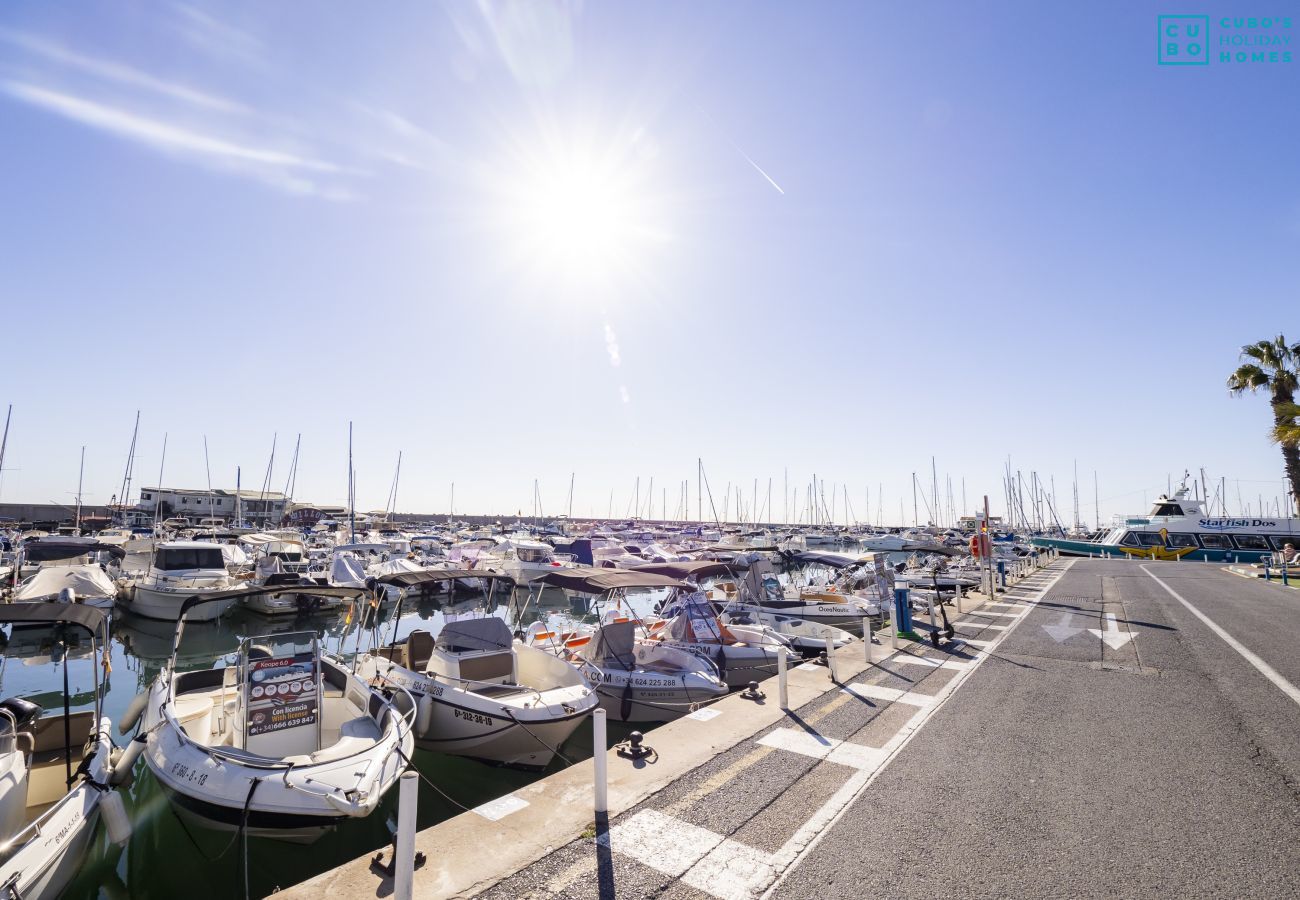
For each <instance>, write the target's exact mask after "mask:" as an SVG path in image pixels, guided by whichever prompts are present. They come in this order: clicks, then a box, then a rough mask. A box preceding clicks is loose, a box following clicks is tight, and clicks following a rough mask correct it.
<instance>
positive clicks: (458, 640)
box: [435, 616, 514, 653]
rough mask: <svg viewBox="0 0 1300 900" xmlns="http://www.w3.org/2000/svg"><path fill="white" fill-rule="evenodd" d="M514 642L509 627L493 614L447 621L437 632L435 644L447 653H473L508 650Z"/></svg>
mask: <svg viewBox="0 0 1300 900" xmlns="http://www.w3.org/2000/svg"><path fill="white" fill-rule="evenodd" d="M513 643H514V636H513V635H512V634H511V633H510V627H509V626H508V625H506V623H505V622H504V621H502V620H501V619H498V618H497V617H495V616H489V617H488V618H484V619H464V620H463V621H460V622H448V623H447V624H446V625H444V626H443V627H442V631H441V632H440V633H439V634H438V640H437V641H436V642H435V646H436V647H437V648H438V649H439V650H445V651H446V652H448V653H474V652H478V651H481V650H509V649H510V647H511V646H512V645H513Z"/></svg>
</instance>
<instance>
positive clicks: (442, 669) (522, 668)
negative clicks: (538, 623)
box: [358, 618, 598, 768]
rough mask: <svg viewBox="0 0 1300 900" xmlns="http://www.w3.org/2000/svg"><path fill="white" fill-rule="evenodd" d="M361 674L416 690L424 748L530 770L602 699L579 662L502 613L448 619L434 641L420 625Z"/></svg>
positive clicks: (367, 660)
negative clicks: (541, 645)
mask: <svg viewBox="0 0 1300 900" xmlns="http://www.w3.org/2000/svg"><path fill="white" fill-rule="evenodd" d="M358 673H359V674H360V675H361V676H362V677H364V678H367V679H368V680H371V681H372V682H373V681H374V680H375V679H379V680H380V681H383V682H384V683H391V684H396V685H399V686H400V687H402V688H404V689H406V690H407V691H409V692H410V694H411V696H412V697H413V698H414V699H415V703H416V710H417V712H416V717H415V741H416V744H417V745H418V746H420V747H423V748H425V749H428V750H437V751H439V752H441V753H450V754H453V755H456V756H466V757H470V758H473V759H480V760H485V761H488V762H494V763H502V764H505V765H512V766H521V767H528V768H543V767H545V766H547V765H549V764H550V762H551V760H552V758H553V757H554V755H555V753H556V752H557V748H558V747H559V746H560V745H561V744H562V743H564V742H565V741H566V740H568V738H569V736H570V735H572V734H573V732H574V730H575V729H577V727H578V726H579V725H580V724H582V720H583V719H585V718H586V717H587V716H588V715H589V714H590V713H591V711H592V709H594V708H595V706H596V703H597V699H598V698H597V695H596V692H595V691H594V690H593V689H592V686H591V685H590V684H588V683H587V681H586V679H584V678H583V676H582V674H581V673H580V672H579V671H578V670H577V669H576V668H574V667H573V666H572V665H570V664H569V663H568V662H566V661H564V660H562V659H560V658H558V657H557V656H554V655H552V654H550V653H547V652H545V651H544V650H540V649H538V648H536V647H530V646H527V645H525V644H523V643H520V642H517V641H515V640H514V638H513V637H512V635H511V634H510V629H509V628H508V627H507V626H506V623H505V622H503V621H502V620H501V619H497V618H480V619H466V620H463V621H459V622H449V623H447V625H445V626H444V628H443V630H442V632H441V633H440V634H439V635H438V637H437V639H436V640H435V639H434V638H433V636H432V635H430V634H429V633H428V632H426V631H414V632H412V633H411V634H410V635H408V636H407V638H406V639H405V640H404V641H402V642H400V643H397V644H393V645H391V646H389V647H386V648H384V649H382V650H380V651H378V652H377V653H372V654H369V655H367V656H366V657H364V658H363V659H362V661H361V662H360V664H359V665H358Z"/></svg>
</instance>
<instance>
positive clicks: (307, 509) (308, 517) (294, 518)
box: [284, 503, 348, 528]
mask: <svg viewBox="0 0 1300 900" xmlns="http://www.w3.org/2000/svg"><path fill="white" fill-rule="evenodd" d="M347 514H348V511H347V507H343V506H317V505H315V504H313V503H290V504H289V512H288V514H287V515H286V517H285V521H284V524H286V525H288V526H290V527H293V528H311V527H312V526H314V525H315V524H316V523H317V522H319V521H321V520H322V519H333V520H334V521H339V520H342V519H346V518H347Z"/></svg>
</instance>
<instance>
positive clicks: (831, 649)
mask: <svg viewBox="0 0 1300 900" xmlns="http://www.w3.org/2000/svg"><path fill="white" fill-rule="evenodd" d="M826 671H827V672H830V673H831V681H834V680H835V638H834V636H833V635H832V634H831V632H829V631H828V632H826Z"/></svg>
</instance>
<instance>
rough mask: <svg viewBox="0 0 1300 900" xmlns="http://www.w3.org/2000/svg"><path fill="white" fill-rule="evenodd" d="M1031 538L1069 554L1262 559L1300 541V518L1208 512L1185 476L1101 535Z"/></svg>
mask: <svg viewBox="0 0 1300 900" xmlns="http://www.w3.org/2000/svg"><path fill="white" fill-rule="evenodd" d="M1033 543H1034V545H1035V546H1037V547H1054V548H1056V549H1057V550H1059V551H1060V552H1061V553H1062V554H1063V555H1066V556H1111V557H1118V558H1121V559H1122V558H1124V557H1126V556H1127V557H1133V558H1136V559H1156V560H1161V559H1163V560H1177V559H1186V560H1203V561H1209V562H1258V561H1260V560H1261V559H1265V558H1267V557H1270V556H1272V555H1273V554H1274V553H1275V552H1279V551H1281V550H1283V549H1284V548H1285V547H1286V545H1287V544H1292V545H1298V546H1300V519H1294V518H1290V517H1280V516H1211V515H1207V514H1206V512H1205V503H1204V501H1202V500H1199V499H1197V498H1194V497H1193V496H1192V495H1191V490H1190V489H1189V488H1188V487H1187V483H1186V481H1184V482H1183V484H1182V486H1180V487H1179V488H1178V490H1176V491H1175V492H1174V495H1173V496H1172V497H1168V496H1166V495H1164V494H1161V495H1160V496H1159V497H1157V498H1156V502H1155V503H1154V504H1153V505H1152V507H1151V511H1150V512H1148V513H1147V514H1146V515H1145V516H1129V517H1126V518H1125V519H1124V522H1123V524H1117V525H1115V526H1114V527H1113V528H1111V529H1110V530H1109V531H1107V532H1106V533H1105V534H1104V535H1102V536H1101V538H1100V539H1099V540H1095V541H1087V540H1070V539H1068V538H1056V537H1037V538H1034V539H1033Z"/></svg>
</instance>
